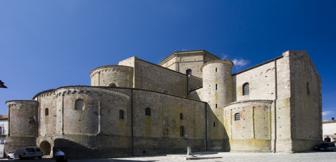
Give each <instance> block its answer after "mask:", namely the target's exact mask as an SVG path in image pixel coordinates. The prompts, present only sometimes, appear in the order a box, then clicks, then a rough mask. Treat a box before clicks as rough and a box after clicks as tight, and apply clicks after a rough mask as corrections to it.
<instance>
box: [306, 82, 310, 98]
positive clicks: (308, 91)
mask: <svg viewBox="0 0 336 162" xmlns="http://www.w3.org/2000/svg"><path fill="white" fill-rule="evenodd" d="M306 91H307V95H310V86H309V82H307V83H306Z"/></svg>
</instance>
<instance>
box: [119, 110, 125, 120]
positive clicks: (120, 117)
mask: <svg viewBox="0 0 336 162" xmlns="http://www.w3.org/2000/svg"><path fill="white" fill-rule="evenodd" d="M124 118H125V112H124V110H119V119H120V120H123V119H124Z"/></svg>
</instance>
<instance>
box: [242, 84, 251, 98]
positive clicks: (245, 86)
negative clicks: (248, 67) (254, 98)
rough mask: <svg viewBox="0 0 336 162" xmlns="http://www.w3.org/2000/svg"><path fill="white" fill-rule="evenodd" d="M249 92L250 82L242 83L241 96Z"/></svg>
mask: <svg viewBox="0 0 336 162" xmlns="http://www.w3.org/2000/svg"><path fill="white" fill-rule="evenodd" d="M249 94H250V84H249V83H244V84H243V96H247V95H249Z"/></svg>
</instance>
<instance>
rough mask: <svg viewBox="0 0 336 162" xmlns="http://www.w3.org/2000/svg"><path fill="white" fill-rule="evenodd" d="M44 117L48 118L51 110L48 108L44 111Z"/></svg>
mask: <svg viewBox="0 0 336 162" xmlns="http://www.w3.org/2000/svg"><path fill="white" fill-rule="evenodd" d="M44 115H45V116H48V115H49V109H48V108H45V109H44Z"/></svg>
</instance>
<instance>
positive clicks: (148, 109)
mask: <svg viewBox="0 0 336 162" xmlns="http://www.w3.org/2000/svg"><path fill="white" fill-rule="evenodd" d="M145 115H146V116H151V109H150V108H149V107H147V108H146V109H145Z"/></svg>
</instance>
